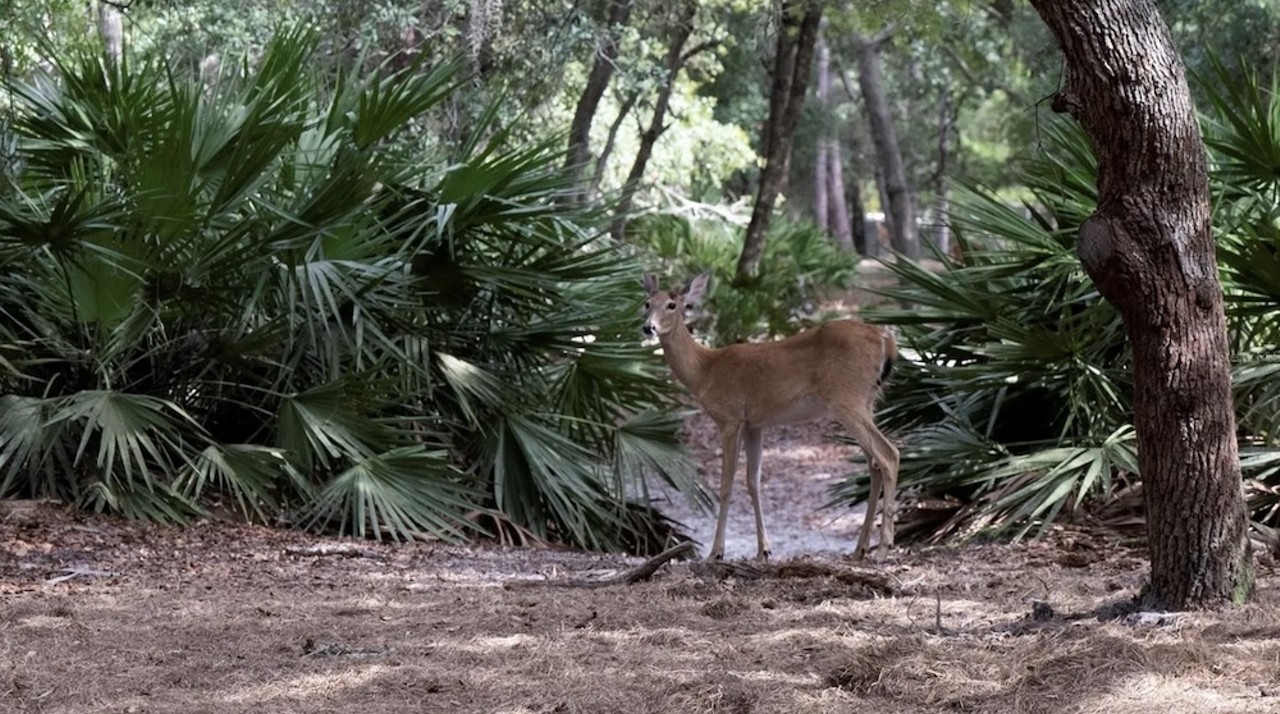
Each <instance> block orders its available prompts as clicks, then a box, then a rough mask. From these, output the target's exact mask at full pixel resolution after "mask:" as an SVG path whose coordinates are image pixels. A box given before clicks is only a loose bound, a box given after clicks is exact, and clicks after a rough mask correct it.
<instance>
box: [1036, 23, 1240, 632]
mask: <svg viewBox="0 0 1280 714" xmlns="http://www.w3.org/2000/svg"><path fill="white" fill-rule="evenodd" d="M1032 5H1033V6H1034V7H1035V9H1036V11H1037V12H1039V13H1040V16H1041V17H1042V18H1043V19H1044V21H1045V23H1046V24H1048V26H1049V28H1050V29H1051V30H1052V31H1053V34H1054V35H1055V36H1056V37H1057V39H1058V44H1059V45H1060V46H1061V48H1062V52H1063V54H1064V56H1065V58H1066V66H1065V70H1064V79H1063V85H1062V87H1061V88H1060V89H1059V90H1058V92H1057V94H1055V95H1054V97H1053V103H1052V107H1053V109H1054V111H1058V112H1066V113H1069V114H1070V115H1071V116H1073V117H1074V118H1075V119H1076V120H1077V121H1079V122H1080V124H1081V125H1082V126H1083V127H1084V129H1085V131H1086V133H1087V134H1088V135H1089V138H1090V140H1091V141H1092V143H1093V146H1094V150H1095V152H1096V153H1097V156H1098V208H1097V211H1096V212H1095V213H1094V214H1093V215H1092V216H1090V217H1089V219H1088V220H1086V221H1085V223H1084V225H1083V226H1082V227H1081V228H1080V239H1079V243H1078V245H1077V248H1076V250H1077V252H1078V253H1079V255H1080V260H1081V262H1082V263H1083V264H1084V268H1085V270H1086V271H1087V272H1088V273H1089V276H1090V277H1091V278H1092V279H1093V281H1094V283H1096V284H1097V286H1098V291H1099V292H1100V293H1101V294H1102V296H1103V297H1104V298H1106V299H1107V301H1109V302H1111V303H1112V304H1114V305H1115V306H1116V308H1117V310H1118V311H1119V312H1120V315H1121V317H1122V319H1123V320H1124V325H1125V332H1126V333H1127V335H1128V337H1129V341H1130V343H1131V344H1132V347H1133V384H1134V424H1135V427H1136V429H1137V435H1138V464H1139V467H1140V469H1141V472H1142V482H1143V492H1144V494H1145V501H1146V509H1147V529H1148V539H1149V548H1150V553H1151V584H1150V587H1149V589H1148V592H1147V598H1146V599H1147V601H1148V602H1147V603H1146V604H1147V605H1148V606H1155V607H1166V608H1172V609H1184V608H1188V607H1200V606H1212V605H1218V604H1222V603H1227V602H1232V601H1235V602H1240V601H1242V600H1244V599H1246V598H1247V597H1248V596H1249V594H1250V593H1251V591H1252V586H1253V573H1252V565H1251V560H1250V555H1249V542H1248V518H1247V514H1246V511H1245V506H1244V498H1243V494H1242V489H1241V482H1240V463H1239V455H1238V453H1237V446H1236V435H1235V414H1234V411H1233V408H1232V401H1231V374H1230V364H1229V360H1228V352H1227V351H1228V347H1227V333H1226V318H1225V315H1224V312H1223V302H1222V288H1221V286H1220V284H1219V283H1218V273H1217V270H1216V266H1215V262H1214V248H1213V236H1212V232H1211V227H1210V224H1209V184H1208V175H1207V169H1206V159H1205V150H1204V144H1203V141H1202V139H1201V137H1200V131H1199V127H1198V125H1197V123H1196V116H1195V111H1194V109H1193V108H1192V104H1191V94H1190V91H1189V90H1188V88H1187V81H1186V76H1185V73H1184V71H1183V67H1182V64H1181V61H1180V60H1179V58H1178V55H1177V53H1176V51H1175V50H1174V47H1173V41H1172V39H1171V37H1170V35H1169V30H1168V28H1167V27H1166V25H1165V24H1164V22H1163V20H1162V19H1161V18H1160V15H1159V12H1158V11H1157V9H1156V6H1155V4H1154V2H1153V0H1032Z"/></svg>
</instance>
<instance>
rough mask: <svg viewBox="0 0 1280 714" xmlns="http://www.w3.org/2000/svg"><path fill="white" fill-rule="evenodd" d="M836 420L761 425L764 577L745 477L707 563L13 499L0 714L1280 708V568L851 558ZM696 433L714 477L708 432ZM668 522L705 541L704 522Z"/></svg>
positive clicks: (1109, 558)
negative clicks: (142, 520) (1154, 602)
mask: <svg viewBox="0 0 1280 714" xmlns="http://www.w3.org/2000/svg"><path fill="white" fill-rule="evenodd" d="M835 432H836V428H835V427H834V425H831V424H813V425H808V426H796V427H788V428H780V429H774V430H771V431H769V432H767V433H766V443H765V455H764V466H765V476H766V483H765V487H764V493H765V517H766V519H767V523H768V525H769V533H770V537H771V540H772V545H773V553H774V559H773V560H772V561H770V563H769V564H767V565H763V564H756V563H754V562H753V561H750V560H743V559H745V558H750V557H751V556H753V555H754V554H755V527H754V521H753V517H752V514H751V508H750V503H749V499H748V498H747V497H746V493H745V489H743V488H742V483H741V478H739V480H738V483H737V487H736V491H735V494H734V500H733V505H732V507H731V515H730V521H729V540H728V543H727V556H728V558H729V560H728V561H727V562H726V563H725V564H722V565H719V566H712V565H709V564H704V563H702V562H700V561H673V562H669V563H667V564H665V565H664V566H662V567H661V568H659V569H658V570H657V571H656V573H654V574H653V575H652V577H650V578H648V579H645V580H641V581H639V582H635V583H634V584H625V583H621V582H618V583H610V582H609V581H608V578H610V577H611V576H617V575H620V574H626V573H629V572H632V571H631V569H633V568H635V567H637V566H639V565H641V564H642V563H643V561H642V560H641V559H637V558H627V557H622V556H605V555H595V554H584V553H576V552H569V551H564V550H554V549H527V548H526V549H522V548H511V547H502V546H497V545H483V544H481V545H475V546H471V547H461V546H454V545H444V544H439V543H412V544H389V543H372V542H365V541H352V540H348V539H339V538H326V537H319V536H311V535H307V534H304V533H299V532H294V531H282V530H274V529H269V528H265V527H260V526H252V525H245V524H240V523H227V522H217V521H206V522H201V523H198V524H195V525H193V526H190V527H187V528H176V527H168V526H146V525H139V524H134V523H130V522H126V521H122V520H119V519H116V518H110V517H100V516H87V515H81V514H74V513H71V512H69V511H68V510H67V509H65V508H63V507H61V506H58V505H57V504H51V503H35V502H16V501H9V502H3V501H0V713H3V714H7V713H8V712H59V713H61V712H67V713H71V712H75V713H79V712H129V713H141V712H232V713H234V712H245V713H249V712H252V713H254V714H284V713H289V714H293V713H295V712H335V713H337V712H341V713H343V714H346V713H348V712H353V711H359V712H429V713H430V712H440V713H442V714H455V713H456V714H471V713H476V714H479V713H485V714H489V713H496V712H502V713H505V714H551V713H553V712H554V713H559V714H572V713H582V714H596V713H608V712H620V711H625V712H627V714H648V713H653V714H660V713H661V714H682V713H686V712H689V713H703V712H729V713H735V714H746V713H748V712H755V713H759V714H771V713H779V714H784V713H787V712H806V713H809V712H813V713H821V712H859V713H868V714H869V713H880V712H889V713H898V712H939V711H959V712H980V713H983V714H1001V713H1004V712H1044V713H1046V714H1049V713H1058V712H1061V713H1068V712H1070V713H1076V712H1081V713H1083V712H1098V713H1101V712H1108V713H1113V712H1114V713H1116V714H1130V713H1138V712H1151V713H1153V714H1173V713H1180V712H1197V713H1199V712H1218V713H1225V712H1240V713H1241V714H1245V713H1248V714H1280V578H1278V577H1277V574H1276V572H1275V565H1274V561H1272V560H1271V559H1270V558H1266V557H1261V556H1260V557H1259V559H1258V571H1257V572H1258V593H1257V597H1256V600H1255V601H1254V602H1253V603H1251V604H1249V605H1247V606H1243V607H1239V608H1234V609H1231V610H1227V611H1221V612H1204V613H1181V614H1179V613H1174V614H1164V615H1156V614H1152V613H1144V614H1139V613H1129V611H1128V608H1127V607H1126V604H1127V603H1129V602H1130V601H1131V600H1132V599H1133V598H1134V596H1135V595H1136V594H1137V593H1138V591H1139V590H1140V588H1141V587H1142V584H1143V581H1144V579H1145V577H1146V574H1147V566H1146V561H1145V556H1144V553H1143V552H1142V551H1140V550H1135V549H1134V547H1133V544H1132V543H1131V542H1129V541H1125V540H1122V539H1120V538H1119V537H1116V536H1114V535H1109V534H1106V533H1102V532H1097V531H1086V530H1077V529H1072V528H1060V529H1055V530H1053V531H1052V532H1051V533H1050V534H1049V535H1048V536H1047V537H1045V538H1044V539H1042V540H1039V541H1035V542H1030V543H1022V544H1017V545H1002V544H980V545H967V546H959V547H929V548H924V547H907V548H899V549H896V550H895V551H893V552H892V553H891V554H890V556H889V557H888V558H887V559H886V560H885V561H883V562H879V563H872V562H865V563H859V562H854V561H851V560H850V559H848V557H847V554H848V553H849V552H851V551H852V549H853V544H854V542H855V537H856V529H857V527H858V526H859V524H860V522H861V512H860V511H859V510H857V509H848V508H831V509H821V508H820V507H821V506H822V505H823V504H825V503H826V501H827V500H828V498H829V495H828V493H827V491H828V489H829V487H830V486H831V485H832V484H833V483H835V482H836V481H837V480H838V479H839V478H841V477H842V476H843V475H844V474H845V473H847V472H849V471H852V470H856V469H857V468H858V467H856V466H854V465H853V464H850V463H849V461H848V459H849V457H851V456H853V455H855V453H856V451H855V450H854V449H853V448H851V447H847V446H843V445H841V444H838V443H836V442H834V441H833V440H832V439H831V435H832V434H833V433H835ZM685 436H686V439H687V442H688V444H689V446H690V453H691V455H692V456H693V458H694V461H695V462H696V463H697V464H699V467H700V470H701V473H702V475H703V477H704V478H705V479H706V481H707V483H708V485H713V482H714V479H715V478H716V475H717V474H718V470H719V454H718V453H717V452H718V446H717V440H716V437H715V434H714V431H713V429H712V427H711V425H710V424H709V423H708V422H707V420H706V419H705V418H703V417H700V416H696V415H695V416H693V417H691V418H690V419H689V421H688V427H687V429H686V435H685ZM658 496H659V499H660V500H659V505H660V507H662V508H663V510H664V511H666V512H669V513H670V514H671V515H673V516H674V517H676V518H677V519H678V520H680V521H682V522H684V523H685V524H686V526H687V527H688V529H689V531H690V532H691V534H692V535H693V536H694V537H695V538H696V539H697V540H699V541H700V542H701V543H702V544H703V545H704V552H705V546H706V545H707V544H709V543H710V540H711V535H712V529H713V527H714V520H713V518H712V517H711V516H710V515H709V514H705V513H700V512H698V511H696V510H694V509H691V508H689V507H688V505H687V504H685V503H683V501H681V500H679V499H675V498H671V497H670V494H666V493H663V492H659V493H658Z"/></svg>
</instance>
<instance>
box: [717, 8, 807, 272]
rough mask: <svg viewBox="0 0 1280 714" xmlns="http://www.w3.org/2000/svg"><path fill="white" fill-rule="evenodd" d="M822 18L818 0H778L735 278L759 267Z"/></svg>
mask: <svg viewBox="0 0 1280 714" xmlns="http://www.w3.org/2000/svg"><path fill="white" fill-rule="evenodd" d="M802 11H803V13H804V14H803V15H801V14H800V13H801V12H802ZM821 20H822V3H821V2H818V1H817V0H807V1H806V0H787V1H786V2H783V4H782V11H781V18H780V23H779V27H778V39H777V44H776V51H775V52H774V58H773V86H772V88H771V89H770V92H769V119H768V121H767V123H766V124H765V128H764V141H763V142H762V144H763V151H762V154H763V156H764V160H765V163H764V167H763V168H762V169H761V170H760V185H759V187H758V188H757V190H756V201H755V205H754V206H752V208H751V222H750V223H748V224H747V232H746V235H745V237H744V238H743V242H742V255H741V256H740V257H739V258H738V269H737V275H736V278H735V279H736V281H737V282H738V283H748V282H750V281H751V280H752V279H754V278H755V276H756V273H757V271H758V270H759V268H760V256H761V255H763V253H764V238H765V234H767V233H768V232H769V221H770V219H771V218H772V217H773V204H774V202H775V201H777V199H778V194H779V193H781V192H782V185H783V183H785V182H786V179H787V165H788V164H789V163H790V161H791V142H792V139H793V138H794V137H795V132H796V124H797V123H799V121H800V110H801V109H802V108H803V107H804V98H805V94H806V93H807V91H808V88H809V71H810V69H811V68H812V65H813V48H814V45H815V43H816V41H817V36H818V23H819V22H820V21H821Z"/></svg>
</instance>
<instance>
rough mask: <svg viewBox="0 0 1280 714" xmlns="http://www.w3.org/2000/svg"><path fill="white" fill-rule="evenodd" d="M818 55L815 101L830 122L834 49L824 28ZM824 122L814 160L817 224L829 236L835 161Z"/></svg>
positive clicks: (829, 129)
mask: <svg viewBox="0 0 1280 714" xmlns="http://www.w3.org/2000/svg"><path fill="white" fill-rule="evenodd" d="M817 54H818V58H817V65H818V66H817V78H816V79H817V84H818V86H817V87H816V88H815V89H814V98H815V99H817V100H818V107H819V109H820V110H821V111H822V116H823V118H824V119H826V118H829V117H830V112H831V48H830V47H827V41H826V40H825V39H824V38H823V37H822V28H821V26H819V28H818V49H817ZM820 123H821V126H820V127H819V128H818V135H817V141H816V150H815V151H814V161H813V222H814V224H815V225H817V226H818V229H819V230H821V231H823V232H824V233H825V232H828V231H829V230H830V227H831V208H830V201H829V200H828V197H829V196H830V193H829V192H830V190H831V183H830V172H829V170H828V168H827V166H828V163H827V162H828V161H830V160H831V159H830V157H831V144H830V141H829V140H828V136H827V132H829V131H831V122H830V121H822V122H820Z"/></svg>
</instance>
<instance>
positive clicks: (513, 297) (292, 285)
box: [0, 33, 693, 550]
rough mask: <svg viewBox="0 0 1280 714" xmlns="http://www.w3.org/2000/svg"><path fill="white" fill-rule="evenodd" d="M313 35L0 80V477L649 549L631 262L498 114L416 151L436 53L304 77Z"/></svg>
mask: <svg viewBox="0 0 1280 714" xmlns="http://www.w3.org/2000/svg"><path fill="white" fill-rule="evenodd" d="M314 48H315V40H314V38H312V37H310V36H307V35H305V34H300V33H288V34H284V35H282V36H280V37H279V38H278V39H277V40H276V41H275V42H274V43H273V44H272V45H271V46H270V48H269V49H268V50H267V51H266V52H265V54H264V55H263V56H262V57H261V59H260V61H258V62H257V63H256V66H254V67H253V68H248V69H247V70H246V71H245V72H244V74H245V76H246V79H244V80H235V79H228V80H226V81H223V82H219V83H216V84H214V85H212V86H202V85H200V84H199V83H197V82H195V81H188V80H186V79H183V78H178V77H174V76H173V75H172V73H171V72H169V71H167V70H166V69H165V65H164V64H163V63H162V62H159V61H157V62H140V63H137V64H134V63H131V62H129V61H123V62H121V63H119V64H118V65H117V64H114V63H110V62H104V61H102V60H101V59H100V58H96V57H79V58H76V59H73V60H70V61H67V62H64V63H62V64H60V65H58V66H57V68H56V72H55V75H54V77H52V78H46V79H42V80H40V81H35V82H32V83H29V84H23V85H18V86H15V87H12V91H13V96H14V100H15V107H16V110H15V114H14V121H13V124H12V125H11V126H10V127H8V130H7V132H6V133H7V134H8V136H7V137H6V140H7V141H9V142H12V143H13V145H14V146H15V147H16V153H15V154H14V157H13V158H12V160H11V161H10V164H9V166H7V167H6V171H5V172H4V173H3V175H4V177H5V183H4V184H3V185H2V186H0V266H3V267H2V268H0V271H2V272H0V394H2V395H3V396H0V495H16V494H28V495H39V496H53V497H58V498H61V499H65V500H68V501H73V502H75V503H77V504H80V505H81V506H83V507H86V508H93V509H97V510H109V511H114V512H119V513H123V514H126V515H128V516H132V517H144V518H152V519H174V520H180V519H183V518H186V517H188V516H190V515H193V514H198V513H201V512H203V511H205V510H206V509H207V508H208V507H209V506H210V504H212V503H218V502H220V503H221V504H222V505H224V506H226V507H230V508H232V509H234V510H236V511H239V512H240V513H241V514H243V515H244V516H246V517H250V518H254V519H258V520H264V521H270V520H277V519H283V520H285V521H286V522H291V523H296V524H301V525H308V526H312V527H317V528H337V529H340V530H342V531H344V532H348V533H354V534H359V535H374V536H379V537H381V536H391V537H395V538H404V537H414V536H419V535H430V536H437V537H462V536H466V535H469V534H471V533H474V532H476V529H478V528H484V529H487V530H488V531H489V532H494V530H495V529H500V530H501V531H502V532H503V533H505V534H507V535H512V534H523V535H527V536H531V537H534V538H539V539H553V540H558V541H562V542H567V543H571V544H575V545H579V546H584V547H590V548H601V549H614V548H630V549H633V550H646V549H651V548H653V547H657V546H660V545H661V544H662V542H661V541H662V540H663V539H664V538H665V530H664V526H665V522H664V521H663V520H662V519H661V517H659V516H657V515H656V514H655V513H653V512H652V511H650V510H649V509H648V508H647V505H646V501H645V500H644V499H643V495H644V494H643V487H642V485H641V484H642V483H643V481H642V480H641V479H640V476H641V475H642V473H644V472H646V471H650V472H656V473H658V474H660V475H661V476H663V477H665V478H667V479H669V480H671V481H672V482H673V483H674V484H675V485H676V486H677V487H679V488H683V489H685V490H687V491H688V492H689V493H693V487H692V485H691V480H690V478H689V473H688V469H687V468H686V466H685V464H684V462H683V460H682V458H681V456H680V452H679V448H678V442H677V440H676V427H677V421H676V418H675V417H674V416H672V413H671V412H670V410H668V409H666V406H667V399H668V396H667V393H666V391H665V389H666V387H665V380H663V379H662V378H661V376H660V375H657V374H655V373H653V372H651V371H650V370H651V367H650V365H652V364H653V360H652V359H651V355H648V354H647V352H646V351H645V350H643V349H642V348H641V347H640V346H639V345H638V344H637V340H636V339H635V335H636V330H635V325H634V324H633V322H634V318H635V307H636V305H637V303H638V295H637V293H638V290H637V284H638V275H639V272H640V267H639V261H638V260H637V259H636V258H634V257H632V256H631V255H630V254H629V253H628V252H626V251H624V250H622V249H621V248H620V247H619V246H617V245H615V244H612V243H610V242H609V241H608V240H607V238H604V237H601V233H600V231H599V230H597V229H596V226H598V225H599V224H600V223H601V222H600V221H598V220H597V216H594V215H592V214H590V213H589V212H587V211H586V210H585V209H581V208H574V207H570V206H568V204H565V203H561V202H557V201H556V200H555V199H556V197H557V196H558V195H559V194H560V192H561V191H562V190H563V188H564V180H563V176H562V174H561V173H560V172H559V170H558V169H557V168H555V167H557V166H558V165H559V163H560V157H558V156H557V155H556V154H555V152H554V151H552V150H551V149H550V148H549V147H547V146H531V147H512V146H510V145H509V143H508V142H506V141H505V139H506V134H505V132H504V130H503V127H502V126H501V125H500V124H499V122H498V121H497V119H496V117H497V111H496V109H495V111H492V112H490V114H489V115H488V117H487V119H486V121H485V122H483V123H482V124H481V125H479V126H476V127H474V128H473V130H472V131H471V133H470V136H472V137H474V140H473V141H472V142H471V143H470V144H468V145H466V146H463V147H459V148H458V149H457V151H455V152H452V153H451V154H450V155H447V156H446V155H430V154H427V153H425V151H423V150H420V149H418V148H415V147H421V146H427V145H431V144H432V142H431V140H430V137H431V128H432V124H431V117H432V116H433V109H435V108H437V107H438V106H439V105H440V103H441V102H442V101H444V100H446V99H447V98H448V97H449V96H450V94H451V93H452V92H457V91H460V89H461V88H463V87H464V85H463V84H462V83H460V81H459V80H458V78H457V77H458V75H457V72H456V66H452V65H450V66H441V67H436V68H434V69H432V68H425V67H412V68H409V69H407V70H403V71H398V72H391V71H388V72H375V73H371V74H365V73H362V72H360V71H355V72H353V73H351V74H348V75H344V76H339V77H323V76H317V75H316V74H314V73H313V72H312V70H311V69H310V63H309V60H310V58H311V57H312V54H313V51H314ZM654 367H656V365H654Z"/></svg>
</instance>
